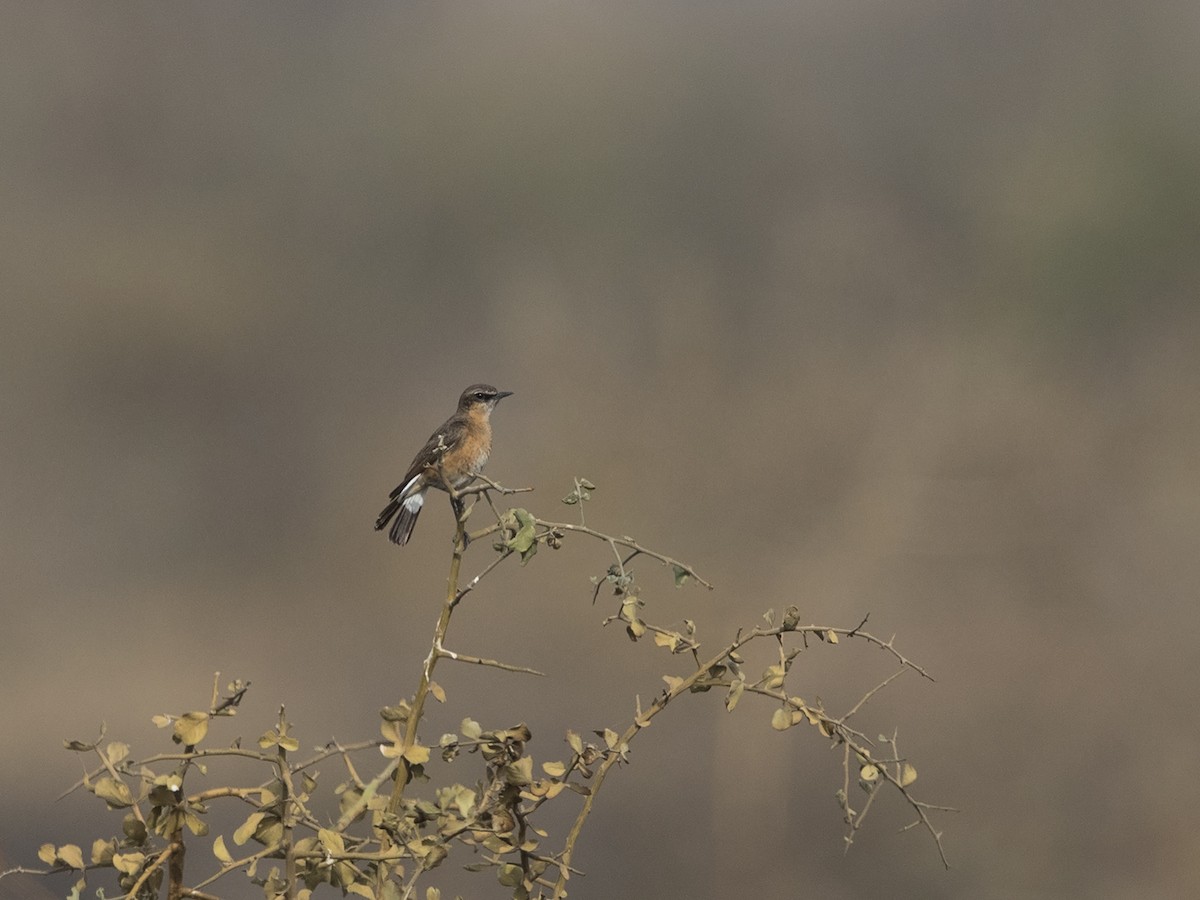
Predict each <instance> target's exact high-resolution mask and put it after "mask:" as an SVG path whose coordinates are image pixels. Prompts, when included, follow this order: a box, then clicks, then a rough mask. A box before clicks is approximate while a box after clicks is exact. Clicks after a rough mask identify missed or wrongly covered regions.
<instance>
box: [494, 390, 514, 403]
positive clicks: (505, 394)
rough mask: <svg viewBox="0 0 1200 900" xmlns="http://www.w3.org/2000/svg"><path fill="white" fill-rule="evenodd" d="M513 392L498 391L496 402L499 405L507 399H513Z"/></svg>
mask: <svg viewBox="0 0 1200 900" xmlns="http://www.w3.org/2000/svg"><path fill="white" fill-rule="evenodd" d="M512 393H513V392H512V391H496V402H497V403H499V402H500V401H501V400H503V399H504V398H505V397H511V396H512Z"/></svg>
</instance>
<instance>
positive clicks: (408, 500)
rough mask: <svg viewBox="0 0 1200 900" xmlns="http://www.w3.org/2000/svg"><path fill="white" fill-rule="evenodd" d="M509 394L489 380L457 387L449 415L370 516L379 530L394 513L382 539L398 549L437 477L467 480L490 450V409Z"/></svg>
mask: <svg viewBox="0 0 1200 900" xmlns="http://www.w3.org/2000/svg"><path fill="white" fill-rule="evenodd" d="M511 396H512V391H499V390H496V388H494V387H492V386H491V385H490V384H473V385H471V386H470V387H469V388H467V389H466V390H465V391H463V392H462V396H461V397H459V398H458V409H457V410H455V412H454V415H452V416H451V417H450V418H449V419H447V420H446V421H445V422H443V423H442V425H441V427H440V428H438V429H437V431H435V432H434V433H433V434H432V435H430V437H429V440H427V441H426V442H425V446H424V447H422V448H421V449H420V451H418V453H417V455H416V456H415V457H413V461H412V465H410V466H409V467H408V473H407V474H406V475H405V476H404V480H403V481H401V482H400V484H398V485H396V489H395V490H394V491H392V493H391V494H390V495H389V500H388V505H387V506H385V507H384V508H383V510H382V511H381V512H380V513H379V516H378V518H376V519H375V530H376V531H382V530H383V529H384V528H386V527H387V524H388V522H389V521H391V520H392V517H393V516H394V517H395V521H394V522H392V527H391V530H390V531H389V532H388V537H389V538H390V539H391V541H392V543H394V544H398V545H399V546H401V547H403V546H404V545H405V544H407V543H408V539H409V538H410V537H411V536H412V532H413V526H415V525H416V524H417V516H419V515H420V514H421V507H423V506H424V505H425V495H426V494H427V493H428V492H429V489H430V488H431V487H434V488H439V489H440V490H445V489H446V488H445V484H444V483H443V481H442V479H443V478H445V480H446V482H448V483H449V484H450V485H451V486H452V487H453V488H454V489H455V490H459V489H460V488H463V487H466V486H467V485H468V484H470V483H471V481H472V480H473V479H474V478H475V476H476V475H478V474H479V473H480V471H481V470H482V469H483V467H484V464H486V463H487V461H488V456H490V455H491V452H492V423H491V415H492V410H493V409H495V408H496V404H497V403H499V402H500V401H501V400H503V399H504V398H505V397H511ZM450 502H451V504H452V505H453V507H454V513H455V516H456V517H457V516H458V515H460V514H461V511H462V509H461V504H460V503H459V502H457V501H456V500H455V499H454V498H451V501H450Z"/></svg>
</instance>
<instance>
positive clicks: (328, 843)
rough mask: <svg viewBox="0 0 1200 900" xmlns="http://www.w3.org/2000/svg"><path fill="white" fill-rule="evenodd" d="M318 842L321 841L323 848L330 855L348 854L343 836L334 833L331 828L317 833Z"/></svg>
mask: <svg viewBox="0 0 1200 900" xmlns="http://www.w3.org/2000/svg"><path fill="white" fill-rule="evenodd" d="M317 840H318V841H320V842H321V846H322V847H324V848H325V849H326V850H328V851H329V852H330V853H345V852H346V841H345V840H344V839H343V838H342V835H341V834H340V833H339V832H337V831H333V830H332V829H330V828H322V829H320V830H319V831H317Z"/></svg>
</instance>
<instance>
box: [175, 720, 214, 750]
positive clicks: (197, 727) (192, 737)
mask: <svg viewBox="0 0 1200 900" xmlns="http://www.w3.org/2000/svg"><path fill="white" fill-rule="evenodd" d="M206 734H208V713H206V712H189V713H184V714H183V715H182V716H180V717H179V718H178V719H176V720H175V733H174V734H173V735H172V736H171V739H172V740H174V741H175V743H177V744H183V745H184V746H187V747H194V746H195V745H196V744H198V743H200V742H201V741H202V740H204V736H205V735H206Z"/></svg>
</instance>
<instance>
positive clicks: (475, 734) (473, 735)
mask: <svg viewBox="0 0 1200 900" xmlns="http://www.w3.org/2000/svg"><path fill="white" fill-rule="evenodd" d="M458 730H459V731H461V732H462V736H463V737H464V738H466V739H467V740H468V741H477V740H479V736H480V735H481V734H483V726H482V725H480V724H479V723H478V722H476V721H475V720H474V719H463V720H462V724H461V725H459V726H458Z"/></svg>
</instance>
